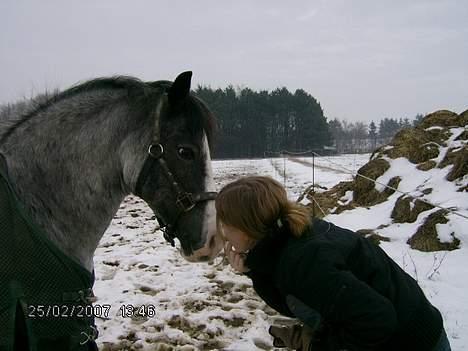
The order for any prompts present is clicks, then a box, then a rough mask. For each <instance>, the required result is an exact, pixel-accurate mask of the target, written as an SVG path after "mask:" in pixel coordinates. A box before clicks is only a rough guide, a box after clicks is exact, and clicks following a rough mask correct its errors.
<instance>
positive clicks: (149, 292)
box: [94, 155, 468, 350]
mask: <svg viewBox="0 0 468 351" xmlns="http://www.w3.org/2000/svg"><path fill="white" fill-rule="evenodd" d="M368 160H369V155H347V156H336V157H323V158H322V157H319V158H315V160H312V158H309V157H308V158H302V157H301V158H298V159H294V160H291V159H286V160H285V159H282V158H273V159H260V160H235V161H234V160H225V161H214V162H213V167H214V175H215V181H216V184H217V187H218V190H219V189H220V188H221V187H222V186H223V185H224V184H227V183H229V182H230V181H232V180H234V179H237V178H238V177H241V176H246V175H269V176H271V177H273V178H275V179H277V180H279V181H280V182H282V183H284V184H285V186H286V187H287V189H288V193H289V196H290V197H291V199H296V198H297V197H298V196H299V195H300V194H301V192H302V191H303V190H304V189H305V188H306V187H307V186H309V185H310V184H311V183H312V167H311V163H312V161H313V163H314V165H315V167H314V168H315V174H314V180H315V182H316V183H318V184H320V185H321V186H325V187H327V188H329V187H332V186H333V185H335V184H337V183H338V182H340V181H342V180H350V179H351V177H352V175H351V174H352V173H354V172H356V171H357V169H358V168H359V167H360V166H362V165H363V164H365V163H366V162H367V161H368ZM395 162H401V165H399V166H400V167H409V165H405V164H403V163H404V162H403V161H395ZM408 169H410V168H408ZM284 171H285V172H286V177H284ZM410 179H411V177H408V182H410V181H411V180H410ZM402 184H403V185H402V186H405V183H404V182H403V183H402ZM437 191H442V192H443V189H437ZM464 199H466V196H465V197H463V196H462V197H460V199H456V200H453V199H452V200H450V199H447V201H451V203H450V206H452V205H454V204H458V205H461V204H463V202H462V203H461V204H460V201H464ZM394 201H396V196H395V198H390V199H389V201H387V202H384V203H382V204H380V205H378V206H375V207H373V208H372V209H371V210H366V209H356V210H353V211H347V212H343V213H342V214H340V215H331V216H329V217H327V219H328V220H330V221H332V222H334V223H336V224H338V225H341V226H345V227H348V228H351V229H362V228H369V229H375V228H376V227H377V226H379V225H380V224H390V225H389V226H388V227H386V228H385V229H381V230H379V234H382V235H385V236H388V237H390V238H391V239H392V241H391V242H389V243H383V244H382V247H383V248H384V249H385V250H386V251H387V252H388V253H389V254H390V256H391V257H392V258H393V259H394V260H396V261H397V262H398V263H399V264H400V265H401V266H402V267H403V268H404V269H405V270H406V271H407V272H409V273H410V274H411V275H412V276H413V277H415V278H416V279H417V280H418V282H419V284H420V285H421V286H422V288H423V290H424V291H425V293H426V294H427V296H428V297H429V298H430V300H431V301H432V302H433V303H434V304H435V305H436V306H437V307H438V308H439V309H440V310H441V312H442V314H443V317H444V321H445V324H446V330H447V332H448V336H449V338H450V341H451V344H452V349H453V350H468V298H467V297H466V296H467V291H468V279H467V278H468V251H467V248H466V243H468V234H466V231H464V228H465V227H466V225H467V224H468V223H467V220H466V219H464V218H461V217H459V218H456V219H455V220H454V221H453V222H451V223H452V226H454V227H453V228H441V231H440V232H441V233H448V232H449V231H450V232H451V231H454V232H455V234H456V236H457V237H458V238H459V239H460V240H461V242H462V244H461V248H460V249H459V250H455V251H452V252H449V253H448V254H447V253H446V252H438V253H422V252H419V251H415V250H411V249H410V248H409V246H408V245H407V244H406V239H407V233H413V232H414V230H413V229H414V228H413V227H414V226H417V225H418V223H417V222H416V223H411V224H392V223H390V218H389V214H390V211H391V208H393V204H394ZM454 201H455V202H454ZM464 206H465V208H466V204H465V205H464ZM464 213H465V215H468V211H465V212H464ZM152 217H153V214H152V212H151V210H150V209H149V208H148V207H147V206H146V204H145V203H144V202H142V201H141V200H140V199H138V198H136V197H132V196H131V197H128V198H127V199H126V200H125V202H124V203H122V205H121V207H120V209H119V211H118V213H117V215H116V217H115V218H114V220H113V222H112V224H111V225H110V227H109V228H108V230H107V232H106V234H105V235H104V237H103V238H102V240H101V243H100V245H99V248H98V250H97V252H96V256H95V260H94V261H95V270H96V284H95V294H96V295H97V296H98V301H97V302H96V305H98V306H99V305H100V306H103V305H106V306H110V310H109V316H107V318H98V319H97V324H98V327H99V331H100V336H99V339H98V344H99V346H100V350H140V349H141V350H220V349H223V350H270V349H273V346H272V343H271V342H272V340H271V338H270V336H269V334H268V332H267V330H268V326H269V325H270V324H271V323H272V322H274V321H278V320H283V321H285V320H286V319H285V318H283V317H281V316H280V315H278V314H277V313H275V311H273V310H272V309H270V308H268V307H267V306H266V305H265V304H264V303H263V301H262V300H261V299H260V298H259V297H258V296H256V294H255V293H254V291H253V289H252V287H251V284H250V281H249V279H248V278H246V277H244V276H242V275H239V274H236V273H235V272H233V271H232V270H231V268H230V267H229V266H228V265H226V264H225V262H222V261H221V260H218V261H217V262H214V263H212V264H207V263H203V264H193V263H187V262H186V261H184V260H183V259H182V258H181V256H180V255H179V253H178V252H177V250H176V249H175V248H173V247H171V246H170V245H168V244H167V243H166V242H165V241H164V239H163V238H162V235H161V233H160V232H159V231H156V232H155V231H154V228H155V227H156V224H157V223H156V222H155V221H154V220H152V219H151V218H152ZM410 226H411V228H410ZM449 229H450V230H449ZM130 306H136V307H138V306H142V307H141V308H140V309H139V310H137V312H144V313H142V314H138V313H136V314H134V315H133V316H130V315H127V316H125V315H124V316H122V311H124V312H125V311H129V309H130ZM124 314H125V313H124ZM145 314H146V316H145ZM148 315H150V316H151V317H149V316H148ZM153 315H154V316H153Z"/></svg>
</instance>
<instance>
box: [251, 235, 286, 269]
mask: <svg viewBox="0 0 468 351" xmlns="http://www.w3.org/2000/svg"><path fill="white" fill-rule="evenodd" d="M290 236H291V234H289V233H288V231H287V229H286V228H281V229H280V230H275V231H272V232H271V233H270V234H269V235H267V236H266V237H265V238H263V239H262V240H260V241H259V242H258V243H257V244H256V245H255V246H254V247H253V248H252V249H251V250H250V251H249V253H248V254H247V258H246V261H245V263H246V265H247V267H248V268H250V269H251V270H252V271H254V272H259V273H262V274H267V275H272V274H273V273H274V271H275V268H276V265H277V264H278V261H279V258H280V255H281V252H282V251H283V249H284V248H285V247H286V245H287V242H288V240H289V238H290Z"/></svg>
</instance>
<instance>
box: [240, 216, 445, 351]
mask: <svg viewBox="0 0 468 351" xmlns="http://www.w3.org/2000/svg"><path fill="white" fill-rule="evenodd" d="M287 231H288V229H287V226H284V227H283V228H281V229H278V230H277V231H275V232H274V233H272V234H271V235H270V236H268V237H267V238H265V239H263V240H261V241H260V242H259V243H257V245H256V246H255V247H254V248H253V249H252V250H251V251H250V252H249V254H248V256H247V259H246V265H247V267H249V268H250V271H249V272H248V273H247V275H248V276H249V277H250V278H251V279H252V282H253V287H254V289H255V291H256V292H257V293H258V295H259V296H260V297H261V298H262V299H263V300H264V301H265V302H266V303H267V304H268V305H270V306H271V307H273V308H274V309H276V310H277V311H278V312H280V313H281V314H283V315H286V316H290V317H299V318H300V317H301V316H298V315H297V313H296V315H294V314H293V313H292V312H291V309H290V308H289V307H288V304H287V303H286V297H287V296H289V297H291V296H292V297H293V298H296V299H299V300H300V301H302V302H303V303H304V304H305V305H306V306H308V307H310V308H311V309H313V310H315V311H316V312H318V314H319V315H320V317H321V328H320V330H319V331H318V332H317V339H320V342H319V345H316V347H315V348H314V350H344V349H346V350H398V351H404V350H411V351H418V350H420V351H426V350H427V351H430V350H431V349H432V348H433V347H434V345H435V344H436V342H437V340H438V338H439V336H440V335H441V332H442V328H443V323H442V317H441V315H440V313H439V311H438V310H437V309H436V308H435V307H434V306H432V305H431V304H430V303H429V301H428V300H427V299H426V297H425V296H424V293H423V292H422V290H421V288H420V287H419V286H418V284H417V282H416V281H415V280H414V279H413V278H411V277H410V276H409V275H408V274H406V273H405V272H404V271H403V270H402V269H401V268H400V267H399V266H398V265H397V264H396V263H395V262H394V261H393V260H392V259H391V258H390V257H389V256H388V255H387V254H386V253H385V252H384V251H383V250H382V249H381V248H380V247H379V246H377V245H375V244H373V243H372V242H370V241H369V240H367V239H365V238H363V237H361V236H360V235H358V234H356V233H354V232H353V231H350V230H347V229H344V228H340V227H338V226H335V225H333V224H331V223H329V222H325V221H322V220H316V221H314V223H313V225H311V226H310V227H309V228H308V229H307V231H306V232H305V233H304V235H303V236H302V237H301V238H294V237H293V236H292V235H290V234H289V233H288V232H287ZM288 301H289V299H288ZM289 306H290V305H289ZM303 322H306V323H308V321H304V320H303Z"/></svg>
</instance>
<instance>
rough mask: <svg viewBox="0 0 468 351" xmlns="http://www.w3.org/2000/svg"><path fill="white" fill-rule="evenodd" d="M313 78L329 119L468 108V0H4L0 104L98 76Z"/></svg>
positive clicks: (221, 82) (267, 83) (273, 81)
mask: <svg viewBox="0 0 468 351" xmlns="http://www.w3.org/2000/svg"><path fill="white" fill-rule="evenodd" d="M184 70H192V71H193V72H194V77H193V87H195V86H196V85H197V84H204V85H210V86H211V87H213V88H217V87H221V88H224V87H226V86H227V85H229V84H232V85H234V86H241V87H244V86H247V87H250V88H253V89H256V90H259V89H266V90H272V89H275V88H277V87H283V86H285V87H287V88H288V89H290V90H291V91H294V90H295V89H298V88H302V89H304V90H306V91H307V92H309V93H310V94H312V95H313V96H314V97H315V98H316V99H317V100H318V101H319V102H320V103H321V105H322V108H323V109H324V112H325V115H326V116H327V117H328V118H335V117H337V118H340V119H347V120H351V121H357V120H362V121H370V120H372V119H373V120H379V119H381V118H383V117H396V118H400V117H409V118H413V117H414V116H415V115H416V114H417V113H427V112H432V111H434V110H437V109H451V110H453V111H455V112H458V113H460V112H462V111H464V110H465V109H467V108H468V1H466V0H459V1H457V0H453V1H452V0H448V1H444V0H434V1H420V0H411V1H410V0H405V1H379V0H363V1H360V0H359V1H351V0H341V1H339V0H330V1H325V0H323V1H312V0H309V1H307V0H301V1H293V0H291V1H271V0H270V1H259V0H250V1H246V0H236V1H227V0H226V1H221V0H217V1H215V0H197V1H189V0H187V1H177V0H167V1H158V0H133V1H131V0H126V1H124V0H76V1H71V0H1V2H0V103H5V102H10V101H15V100H17V99H19V98H21V97H30V96H31V95H34V94H37V93H40V92H42V91H44V90H45V89H49V90H50V89H54V88H57V87H58V88H66V87H69V86H70V85H72V84H74V83H76V82H78V81H83V80H86V79H88V78H93V77H97V76H105V75H115V74H125V75H133V76H136V77H138V78H140V79H143V80H158V79H169V80H173V79H174V78H175V76H176V75H177V74H178V73H180V72H181V71H184Z"/></svg>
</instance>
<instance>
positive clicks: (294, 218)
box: [284, 201, 311, 237]
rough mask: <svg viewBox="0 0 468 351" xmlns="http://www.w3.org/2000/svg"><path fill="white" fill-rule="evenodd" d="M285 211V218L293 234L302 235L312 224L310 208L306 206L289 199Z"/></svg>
mask: <svg viewBox="0 0 468 351" xmlns="http://www.w3.org/2000/svg"><path fill="white" fill-rule="evenodd" d="M284 211H285V212H284V219H285V220H286V221H287V222H288V226H289V230H290V232H291V234H292V235H293V236H295V237H300V236H301V235H302V233H304V231H305V230H306V228H307V227H308V226H310V224H311V214H310V210H309V209H308V208H307V207H305V206H302V205H300V204H297V203H295V202H290V201H289V202H288V204H287V207H286V208H285V209H284Z"/></svg>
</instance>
